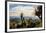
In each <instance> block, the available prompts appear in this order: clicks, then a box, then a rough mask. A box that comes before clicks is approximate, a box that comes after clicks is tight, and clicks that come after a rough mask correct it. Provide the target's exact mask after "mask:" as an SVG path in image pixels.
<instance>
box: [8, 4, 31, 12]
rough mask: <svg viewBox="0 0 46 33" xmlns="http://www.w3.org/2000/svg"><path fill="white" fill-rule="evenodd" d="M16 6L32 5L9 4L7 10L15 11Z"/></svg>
mask: <svg viewBox="0 0 46 33" xmlns="http://www.w3.org/2000/svg"><path fill="white" fill-rule="evenodd" d="M17 6H22V7H24V6H30V7H31V6H32V5H28V4H26V5H25V4H10V5H9V11H15V10H16V7H17Z"/></svg>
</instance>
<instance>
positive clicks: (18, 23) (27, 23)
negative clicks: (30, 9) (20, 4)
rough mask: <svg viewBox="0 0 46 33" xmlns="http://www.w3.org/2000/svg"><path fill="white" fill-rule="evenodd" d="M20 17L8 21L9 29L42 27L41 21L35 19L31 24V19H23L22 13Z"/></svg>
mask: <svg viewBox="0 0 46 33" xmlns="http://www.w3.org/2000/svg"><path fill="white" fill-rule="evenodd" d="M20 17H21V18H14V19H10V29H15V28H34V27H37V28H38V27H42V21H41V19H39V20H38V19H36V20H35V21H34V22H33V20H32V19H31V18H28V19H27V18H24V17H23V13H21V15H20Z"/></svg>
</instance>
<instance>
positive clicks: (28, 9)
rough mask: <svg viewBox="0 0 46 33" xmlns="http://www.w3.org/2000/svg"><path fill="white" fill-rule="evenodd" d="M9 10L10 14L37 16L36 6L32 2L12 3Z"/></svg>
mask: <svg viewBox="0 0 46 33" xmlns="http://www.w3.org/2000/svg"><path fill="white" fill-rule="evenodd" d="M9 11H10V13H9V15H10V16H20V14H21V13H23V15H24V16H35V6H34V5H31V4H29V5H28V4H26V5H25V4H10V5H9Z"/></svg>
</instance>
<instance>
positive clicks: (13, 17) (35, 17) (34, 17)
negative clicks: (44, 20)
mask: <svg viewBox="0 0 46 33" xmlns="http://www.w3.org/2000/svg"><path fill="white" fill-rule="evenodd" d="M15 18H19V19H21V17H20V16H10V19H15ZM24 18H25V19H28V18H31V19H33V20H34V19H39V17H38V16H24Z"/></svg>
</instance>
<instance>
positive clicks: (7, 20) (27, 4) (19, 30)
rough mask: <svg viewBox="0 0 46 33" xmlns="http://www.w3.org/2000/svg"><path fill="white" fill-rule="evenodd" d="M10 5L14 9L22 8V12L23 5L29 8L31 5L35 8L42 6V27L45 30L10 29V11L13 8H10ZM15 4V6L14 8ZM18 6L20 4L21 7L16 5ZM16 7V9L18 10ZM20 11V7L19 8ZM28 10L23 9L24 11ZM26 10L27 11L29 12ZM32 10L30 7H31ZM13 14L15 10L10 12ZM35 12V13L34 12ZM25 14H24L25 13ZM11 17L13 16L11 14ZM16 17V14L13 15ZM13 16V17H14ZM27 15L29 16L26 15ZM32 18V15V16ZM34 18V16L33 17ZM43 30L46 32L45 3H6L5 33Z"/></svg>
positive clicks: (40, 29)
mask: <svg viewBox="0 0 46 33" xmlns="http://www.w3.org/2000/svg"><path fill="white" fill-rule="evenodd" d="M10 4H12V5H13V6H12V7H15V6H17V7H18V6H20V9H21V10H22V8H23V7H21V6H22V5H21V4H25V5H24V6H27V7H28V6H29V5H30V4H31V6H32V5H33V6H34V8H35V6H39V5H41V6H42V26H43V28H30V27H29V28H14V29H12V28H11V29H9V10H10V9H11V8H12V7H11V6H9V5H10ZM14 4H15V6H14ZM16 4H20V5H16ZM10 7H11V8H10ZM17 7H16V8H17ZM31 8H32V7H31ZM17 9H19V7H18V8H17ZM24 9H26V7H25V8H23V10H24ZM27 9H28V8H27ZM27 9H26V10H27ZM29 9H30V7H29ZM11 11H12V12H13V11H14V9H13V10H12V9H11V10H10V12H11ZM33 12H34V11H33ZM23 13H24V12H23ZM10 15H11V14H10ZM13 15H14V14H13ZM13 15H11V16H13ZM26 15H27V14H26ZM28 15H29V14H28ZM31 16H32V15H31ZM33 16H34V15H33ZM42 30H45V3H44V2H30V1H5V32H25V31H42Z"/></svg>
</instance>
